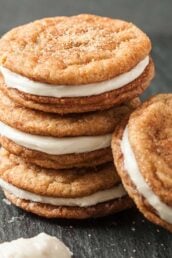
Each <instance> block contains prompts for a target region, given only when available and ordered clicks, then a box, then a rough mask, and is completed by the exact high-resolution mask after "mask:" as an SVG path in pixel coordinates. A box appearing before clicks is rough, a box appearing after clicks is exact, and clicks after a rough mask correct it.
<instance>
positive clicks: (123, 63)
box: [0, 15, 154, 114]
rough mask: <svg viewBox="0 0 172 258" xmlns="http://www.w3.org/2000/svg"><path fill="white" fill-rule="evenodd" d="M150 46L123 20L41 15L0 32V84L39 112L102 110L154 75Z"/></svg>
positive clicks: (126, 97)
mask: <svg viewBox="0 0 172 258" xmlns="http://www.w3.org/2000/svg"><path fill="white" fill-rule="evenodd" d="M26 31H27V33H26ZM88 39H89V40H88ZM150 50H151V42H150V40H149V38H148V37H147V36H146V35H145V34H144V33H143V32H142V31H141V30H140V29H138V28H137V27H136V26H135V25H133V24H131V23H127V22H125V21H120V20H114V19H110V18H104V17H99V16H95V15H78V16H73V17H55V18H48V19H42V20H39V21H35V22H33V23H29V24H27V25H24V26H20V27H17V28H15V29H13V30H11V31H10V32H8V33H7V34H5V35H4V36H3V37H2V38H1V40H0V57H1V72H2V74H3V78H4V80H1V83H0V87H1V89H3V91H4V92H6V94H7V95H8V96H9V97H10V98H12V99H13V100H15V101H16V102H17V103H19V104H21V105H23V106H26V107H29V108H32V109H37V110H42V111H45V112H54V113H61V114H66V113H82V112H88V111H94V110H103V109H107V108H110V107H112V106H113V105H119V104H120V103H122V102H125V101H128V100H130V99H132V98H134V97H136V96H138V95H139V94H141V93H142V92H143V91H144V90H145V88H146V87H148V85H149V84H150V81H151V80H152V78H153V76H154V65H153V62H152V60H151V58H150V57H149V54H150ZM23 64H25V65H23Z"/></svg>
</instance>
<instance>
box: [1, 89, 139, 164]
mask: <svg viewBox="0 0 172 258" xmlns="http://www.w3.org/2000/svg"><path fill="white" fill-rule="evenodd" d="M0 98H1V102H0V121H1V122H0V134H1V137H0V142H1V145H2V146H3V147H4V148H5V149H7V150H8V151H9V152H11V153H13V154H15V155H18V156H21V157H22V158H23V159H24V160H25V161H27V162H30V163H33V164H36V165H39V166H41V167H45V168H54V169H59V168H63V169H64V168H72V167H88V166H89V167H90V166H96V165H100V164H103V163H106V162H109V161H112V152H111V148H110V145H111V138H112V133H113V131H114V129H115V127H116V125H117V124H118V122H119V121H120V120H121V119H122V118H123V117H124V116H125V115H127V114H128V113H130V112H131V111H132V110H133V109H135V108H136V107H137V106H138V105H139V104H140V101H139V99H138V98H137V99H134V100H131V101H130V102H128V103H125V104H121V105H119V106H118V107H113V108H111V109H108V110H103V111H97V112H92V113H87V114H70V115H65V116H60V115H58V114H52V113H45V112H41V111H37V110H31V109H28V108H25V107H21V106H19V105H18V104H16V103H15V102H14V101H13V100H11V99H10V98H9V97H8V96H6V95H5V94H4V93H3V92H2V91H1V90H0Z"/></svg>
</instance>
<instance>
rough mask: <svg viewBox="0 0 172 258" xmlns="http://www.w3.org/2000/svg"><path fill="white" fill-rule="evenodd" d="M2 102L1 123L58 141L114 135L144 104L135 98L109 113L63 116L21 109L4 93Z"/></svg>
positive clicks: (1, 93)
mask: <svg viewBox="0 0 172 258" xmlns="http://www.w3.org/2000/svg"><path fill="white" fill-rule="evenodd" d="M0 100H1V101H0V121H1V122H3V123H5V124H7V125H9V126H10V127H13V128H16V129H18V130H20V131H22V132H25V133H29V134H34V135H42V136H52V137H59V138H62V137H73V136H97V135H104V134H109V133H112V132H113V131H114V128H115V126H116V125H117V124H118V123H119V121H121V120H122V119H123V117H124V116H125V115H126V114H128V113H129V112H131V111H132V110H133V109H135V108H136V107H138V105H140V103H141V102H140V100H139V98H135V99H132V100H130V101H129V102H126V103H123V104H121V105H119V106H117V107H113V108H111V109H108V110H102V111H96V112H91V113H84V114H70V115H64V116H61V115H58V114H52V113H45V112H41V111H38V110H33V109H28V108H25V107H22V106H20V105H18V104H16V103H15V102H14V101H13V100H11V99H10V98H9V97H8V96H7V95H5V94H4V93H3V92H2V90H1V89H0Z"/></svg>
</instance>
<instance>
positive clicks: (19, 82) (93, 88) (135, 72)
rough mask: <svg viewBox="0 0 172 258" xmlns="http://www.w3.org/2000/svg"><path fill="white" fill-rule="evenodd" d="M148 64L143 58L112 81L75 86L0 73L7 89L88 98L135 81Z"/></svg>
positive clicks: (3, 70)
mask: <svg viewBox="0 0 172 258" xmlns="http://www.w3.org/2000/svg"><path fill="white" fill-rule="evenodd" d="M148 64H149V56H147V57H145V58H144V59H143V60H142V61H141V62H139V63H138V64H137V65H136V66H135V67H134V68H133V69H131V70H130V71H128V72H126V73H123V74H121V75H119V76H116V77H115V78H113V79H110V80H107V81H103V82H98V83H90V84H83V85H76V86H74V85H51V84H47V83H41V82H36V81H33V80H30V79H28V78H26V77H24V76H21V75H19V74H16V73H14V72H12V71H10V70H9V69H7V68H5V67H3V66H1V67H0V71H1V73H2V75H3V77H4V80H5V84H6V86H7V87H9V88H15V89H17V90H19V91H22V92H25V93H29V94H33V95H37V96H47V97H56V98H62V97H88V96H93V95H99V94H102V93H105V92H109V91H112V90H116V89H119V88H121V87H124V86H125V85H127V84H128V83H130V82H132V81H134V80H135V79H137V78H138V77H139V76H140V75H141V74H142V73H143V72H144V70H145V68H146V66H147V65H148Z"/></svg>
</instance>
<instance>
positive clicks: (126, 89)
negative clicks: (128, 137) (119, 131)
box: [0, 15, 154, 219]
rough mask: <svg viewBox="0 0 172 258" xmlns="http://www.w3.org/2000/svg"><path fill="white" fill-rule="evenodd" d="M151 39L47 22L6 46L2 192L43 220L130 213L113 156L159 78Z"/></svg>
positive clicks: (98, 23)
mask: <svg viewBox="0 0 172 258" xmlns="http://www.w3.org/2000/svg"><path fill="white" fill-rule="evenodd" d="M150 50H151V43H150V40H149V39H148V37H147V36H146V35H145V34H144V33H143V32H142V31H140V30H139V29H138V28H137V27H135V26H134V25H133V24H129V23H127V22H124V21H119V20H113V19H109V18H102V17H97V16H94V15H79V16H74V17H56V18H48V19H42V20H39V21H36V22H33V23H30V24H28V25H24V26H21V27H18V28H15V29H13V30H11V31H10V32H8V33H7V34H6V35H5V36H3V37H2V39H1V40H0V57H1V77H0V97H1V101H0V134H1V137H0V142H1V144H2V146H3V148H4V149H3V150H2V153H1V163H0V185H1V187H2V188H3V189H4V191H5V195H6V196H7V198H8V199H10V200H11V202H12V203H14V204H15V205H16V206H19V207H21V208H23V209H25V210H27V211H30V212H33V213H36V214H38V215H41V216H45V217H60V218H76V219H78V218H79V219H80V218H89V217H99V216H104V215H107V214H111V213H114V212H117V211H120V210H123V209H126V208H128V207H131V206H132V201H131V200H130V199H129V197H128V195H127V194H126V192H125V190H124V188H123V186H122V185H121V181H120V179H119V177H118V176H117V173H116V170H115V168H114V166H113V165H112V164H113V162H112V160H113V158H112V153H111V149H110V144H111V138H112V132H113V131H114V129H115V127H116V126H117V124H118V123H119V122H120V120H122V119H123V117H125V116H126V115H128V114H129V113H130V112H132V111H133V110H134V109H135V108H137V107H138V105H139V104H140V102H139V99H138V98H137V96H138V95H139V94H140V93H142V92H143V91H144V90H145V89H146V87H147V86H148V85H149V83H150V81H151V79H152V78H153V75H154V66H153V62H152V60H151V58H150V56H149V53H150Z"/></svg>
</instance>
